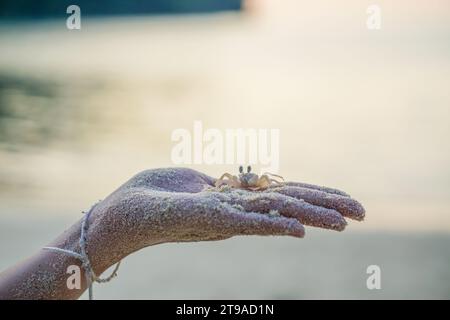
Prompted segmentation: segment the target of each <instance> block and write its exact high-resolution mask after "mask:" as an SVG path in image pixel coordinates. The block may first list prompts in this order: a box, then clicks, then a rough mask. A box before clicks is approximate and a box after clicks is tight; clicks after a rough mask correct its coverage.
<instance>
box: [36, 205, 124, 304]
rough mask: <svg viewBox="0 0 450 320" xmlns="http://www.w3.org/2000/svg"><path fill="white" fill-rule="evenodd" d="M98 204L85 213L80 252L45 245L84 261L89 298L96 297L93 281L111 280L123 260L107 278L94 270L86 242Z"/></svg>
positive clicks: (49, 248)
mask: <svg viewBox="0 0 450 320" xmlns="http://www.w3.org/2000/svg"><path fill="white" fill-rule="evenodd" d="M96 206H97V203H96V204H94V205H93V206H92V207H91V209H89V211H88V212H87V213H85V215H84V217H83V221H82V223H81V235H80V241H79V244H80V251H81V252H80V253H78V252H75V251H71V250H66V249H61V248H56V247H43V249H45V250H50V251H56V252H60V253H64V254H67V255H69V256H71V257H74V258H76V259H78V260H80V261H81V262H82V264H81V266H82V267H83V268H84V271H85V276H86V283H87V285H88V286H89V300H93V299H94V293H93V283H94V282H99V283H105V282H109V281H111V280H112V279H113V278H114V277H116V276H117V271H118V270H119V266H120V262H121V261H119V262H118V263H117V264H116V266H115V267H114V270H113V271H112V273H111V274H110V275H109V276H108V277H106V278H100V277H98V276H97V275H96V274H95V272H94V270H93V269H92V265H91V262H90V261H89V257H88V255H87V253H86V244H87V229H88V220H89V216H90V215H91V212H92V211H93V210H94V208H95V207H96ZM83 213H84V212H83Z"/></svg>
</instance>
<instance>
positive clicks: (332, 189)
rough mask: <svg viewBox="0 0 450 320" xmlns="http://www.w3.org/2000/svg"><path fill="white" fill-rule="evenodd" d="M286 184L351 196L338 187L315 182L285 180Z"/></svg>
mask: <svg viewBox="0 0 450 320" xmlns="http://www.w3.org/2000/svg"><path fill="white" fill-rule="evenodd" d="M284 185H285V186H292V187H301V188H307V189H313V190H319V191H323V192H326V193H331V194H338V195H341V196H344V197H350V196H349V195H348V194H347V193H345V192H344V191H341V190H338V189H334V188H329V187H323V186H317V185H314V184H309V183H303V182H285V183H284Z"/></svg>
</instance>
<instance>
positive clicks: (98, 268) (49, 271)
mask: <svg viewBox="0 0 450 320" xmlns="http://www.w3.org/2000/svg"><path fill="white" fill-rule="evenodd" d="M215 180H216V179H215V178H212V177H209V176H207V175H205V174H203V173H201V172H198V171H195V170H192V169H187V168H166V169H153V170H147V171H143V172H141V173H138V174H137V175H135V176H134V177H132V178H131V179H130V180H129V181H127V182H126V183H125V184H123V185H122V186H121V187H119V189H117V190H116V191H114V192H113V193H112V194H111V195H109V196H108V197H107V198H106V199H104V200H103V201H101V202H100V203H98V204H97V205H96V206H95V208H94V209H93V210H92V212H91V214H90V216H89V220H88V221H87V222H88V231H87V246H86V250H87V254H88V256H89V259H90V261H91V264H92V268H93V270H94V272H95V274H97V275H100V274H101V273H103V272H104V271H105V270H106V269H108V268H109V267H110V266H112V265H114V264H115V263H117V262H118V261H120V260H122V259H124V258H125V257H126V256H128V255H129V254H131V253H133V252H135V251H138V250H140V249H142V248H145V247H148V246H152V245H157V244H161V243H169V242H193V241H212V240H224V239H227V238H230V237H233V236H239V235H260V236H269V235H272V236H277V235H287V236H293V237H298V238H302V237H303V236H304V234H305V230H304V226H303V225H309V226H314V227H320V228H326V229H331V230H337V231H342V230H344V228H345V226H346V221H345V218H344V217H347V218H350V219H354V220H359V221H360V220H363V218H364V214H365V212H364V208H363V207H362V205H361V204H359V203H358V202H357V201H356V200H354V199H352V198H351V197H350V196H349V195H347V194H346V193H344V192H342V191H339V190H336V189H331V188H326V187H319V186H314V185H310V184H305V183H295V182H286V183H284V184H283V185H281V186H273V187H270V188H268V189H266V190H263V191H248V190H242V189H232V188H222V189H217V188H215V187H214V182H215ZM81 223H82V221H81V220H80V221H77V222H76V223H75V224H73V225H72V226H71V227H70V228H69V229H68V230H66V231H64V232H63V233H62V234H61V235H60V236H59V237H58V238H56V239H55V240H54V241H53V242H51V243H50V244H49V245H48V246H51V247H58V248H63V249H67V250H71V251H75V252H78V253H79V252H80V247H79V238H80V229H81ZM70 265H78V266H80V268H81V262H80V261H79V260H77V259H76V258H73V257H70V256H68V255H66V254H64V253H60V252H54V251H47V250H39V251H38V252H37V253H35V254H34V255H33V256H31V257H29V258H28V259H26V260H24V261H22V262H20V263H18V264H17V265H15V266H13V267H10V268H9V269H7V270H5V271H3V272H2V273H0V299H77V298H79V297H80V296H81V294H82V293H83V292H84V291H85V290H86V288H87V283H86V280H85V277H84V270H83V268H81V271H82V274H81V275H82V277H81V279H82V281H81V288H80V289H68V288H67V285H66V282H67V278H68V277H69V276H70V274H68V273H66V271H67V268H68V267H69V266H70Z"/></svg>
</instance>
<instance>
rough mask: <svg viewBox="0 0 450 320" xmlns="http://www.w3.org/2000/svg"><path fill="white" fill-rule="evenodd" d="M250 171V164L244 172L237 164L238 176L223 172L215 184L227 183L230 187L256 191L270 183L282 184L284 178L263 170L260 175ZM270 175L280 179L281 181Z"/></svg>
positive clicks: (217, 185) (218, 185)
mask: <svg viewBox="0 0 450 320" xmlns="http://www.w3.org/2000/svg"><path fill="white" fill-rule="evenodd" d="M251 171H252V167H251V166H248V167H247V172H244V168H243V167H242V166H239V176H233V175H232V174H229V173H224V174H223V175H222V176H221V177H220V178H219V179H217V180H216V183H215V186H216V187H221V186H223V185H227V186H230V187H232V188H237V189H248V190H253V191H257V190H264V189H267V188H268V187H270V186H271V185H282V184H283V181H284V179H283V177H281V176H278V175H276V174H272V173H269V172H265V173H264V174H263V175H262V176H261V177H259V176H258V175H257V174H256V173H252V172H251ZM271 177H276V178H278V179H281V182H280V181H278V180H275V179H273V178H271ZM225 178H226V179H225Z"/></svg>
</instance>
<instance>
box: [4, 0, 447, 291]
mask: <svg viewBox="0 0 450 320" xmlns="http://www.w3.org/2000/svg"><path fill="white" fill-rule="evenodd" d="M25 2H26V1H25ZM194 2H195V3H197V5H198V8H188V9H186V8H178V7H176V6H175V5H174V7H175V9H173V8H172V9H171V10H169V9H167V8H163V9H160V10H159V11H158V10H156V9H154V10H153V9H152V10H153V11H154V12H153V11H151V10H150V11H151V12H150V13H152V14H140V15H137V14H135V13H136V12H135V11H129V12H125V13H127V14H126V15H123V14H121V15H120V14H117V12H119V13H120V8H121V7H120V1H117V3H115V4H114V5H110V6H109V8H116V9H117V10H116V11H117V12H115V11H114V12H106V13H107V14H105V15H92V16H89V10H87V11H86V12H85V11H83V6H82V4H81V5H80V6H81V11H82V28H81V30H68V29H67V28H66V24H65V18H66V16H67V15H65V7H64V6H62V5H61V7H62V9H61V8H57V9H55V10H56V11H57V12H59V11H58V10H62V15H61V17H59V16H50V17H46V18H45V19H37V18H36V17H34V16H33V15H31V17H30V16H29V15H27V14H25V12H24V14H23V15H24V16H26V19H25V18H23V17H20V15H19V18H17V17H14V18H11V17H9V16H8V15H6V14H5V10H3V11H2V13H3V14H2V15H0V16H1V17H2V18H1V19H2V20H1V22H0V270H2V269H4V268H6V267H8V266H10V265H12V264H14V263H15V262H17V261H19V260H20V259H23V258H24V257H26V256H28V255H30V254H32V253H33V252H34V251H36V250H38V249H39V248H40V247H41V246H43V245H45V244H46V243H48V242H49V241H50V240H52V239H53V238H54V237H55V236H57V235H58V234H59V233H60V232H61V231H62V230H63V229H65V228H66V227H68V226H69V225H71V224H72V223H73V222H74V221H75V220H76V219H78V218H79V217H80V215H81V211H82V210H84V209H87V208H88V207H90V205H91V204H92V203H93V202H95V201H97V200H98V199H102V198H104V197H105V196H107V195H108V194H109V193H111V192H112V191H113V190H114V189H116V188H117V187H118V186H119V185H120V184H122V183H123V182H124V181H126V180H127V179H128V178H130V177H131V176H132V175H134V174H135V173H136V172H139V171H141V170H144V169H147V168H155V167H167V166H172V165H173V164H172V161H171V157H170V156H171V149H172V147H173V146H174V143H173V142H172V141H171V133H172V131H173V130H175V129H177V128H186V129H188V130H191V131H192V126H193V122H194V121H195V120H201V121H202V122H203V125H204V127H205V128H217V129H219V130H225V129H227V128H277V129H280V133H281V137H280V172H279V173H280V174H281V175H283V176H285V177H287V178H289V179H290V180H298V181H305V182H311V183H315V184H322V185H327V186H335V187H338V188H340V189H343V190H345V191H347V192H349V193H350V194H351V195H352V196H353V197H355V198H356V199H358V200H360V201H361V202H362V203H363V204H364V206H365V207H366V210H367V219H366V221H365V222H364V223H350V225H349V226H348V228H347V230H346V231H345V232H343V233H335V232H327V231H322V230H311V229H308V230H307V237H306V238H305V239H303V240H297V239H286V238H254V237H247V238H235V239H232V240H227V241H223V242H216V243H201V244H180V245H172V244H171V245H161V246H157V247H154V248H149V249H146V250H143V251H141V252H138V253H136V254H134V255H132V256H130V257H129V258H127V259H126V260H125V261H124V263H123V266H122V268H121V271H120V276H119V277H118V278H117V280H115V281H114V282H112V283H110V284H107V285H98V286H97V287H96V292H97V293H96V294H97V297H98V298H153V299H157V298H194V299H195V298H369V299H370V298H374V299H378V298H403V297H405V298H450V268H449V262H450V247H449V245H450V197H449V195H450V170H449V160H450V148H449V142H448V138H449V135H450V126H449V123H450V90H449V80H450V59H449V57H450V41H448V40H449V37H450V24H449V21H450V19H449V18H450V10H449V9H450V4H449V3H448V2H447V1H439V0H432V1H427V2H426V3H425V2H421V1H405V0H401V1H396V2H395V3H392V2H390V1H377V4H378V5H379V6H380V7H381V9H382V28H381V30H377V31H374V30H368V29H367V27H366V19H367V14H366V9H367V7H368V6H369V5H370V4H372V2H370V1H356V0H352V1H346V2H345V4H344V3H329V2H327V1H322V0H320V1H315V2H306V1H294V0H289V1H283V2H280V1H275V0H264V1H245V2H243V3H240V2H239V1H230V2H228V3H227V4H226V5H225V7H222V8H210V7H204V6H202V5H201V3H202V1H194ZM203 2H204V3H206V4H208V3H209V2H208V1H203ZM5 3H6V2H5ZM28 3H30V2H28ZM62 3H63V2H62ZM174 3H176V1H175V2H174ZM198 3H200V5H199V4H198ZM224 3H226V1H224ZM114 6H117V7H114ZM0 8H1V7H0ZM199 8H200V9H199ZM205 8H206V9H205ZM3 9H4V8H3ZM194 9H195V10H194ZM92 10H93V9H92ZM111 10H112V11H113V9H111ZM13 12H14V11H13ZM30 12H35V11H33V10H31V11H30ZM100 12H101V8H100ZM186 12H187V13H189V14H181V13H186ZM162 13H163V14H162ZM11 16H12V15H11ZM191 167H193V168H195V169H198V170H201V171H204V172H206V173H208V174H210V175H212V176H218V175H219V174H221V173H223V172H225V171H229V172H235V171H236V168H235V167H236V166H228V165H223V166H222V165H214V166H208V165H192V166H191ZM371 264H377V265H379V266H380V267H381V270H382V289H381V290H368V289H367V288H366V282H365V281H366V278H367V276H368V275H367V274H366V268H367V266H368V265H371Z"/></svg>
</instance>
